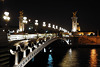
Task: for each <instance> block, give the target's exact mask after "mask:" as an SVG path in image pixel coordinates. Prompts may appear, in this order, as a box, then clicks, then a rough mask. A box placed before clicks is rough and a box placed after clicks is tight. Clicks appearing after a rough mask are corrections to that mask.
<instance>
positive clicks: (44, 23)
mask: <svg viewBox="0 0 100 67" xmlns="http://www.w3.org/2000/svg"><path fill="white" fill-rule="evenodd" d="M43 27H46V22H43ZM44 31H45V28H44ZM45 37H46V32H45Z"/></svg>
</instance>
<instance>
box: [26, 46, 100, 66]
mask: <svg viewBox="0 0 100 67" xmlns="http://www.w3.org/2000/svg"><path fill="white" fill-rule="evenodd" d="M26 67H100V48H66V50H65V49H64V50H63V49H61V50H60V49H58V50H56V51H52V52H51V53H42V52H41V53H39V54H38V55H37V56H36V57H34V58H33V59H32V60H31V61H30V62H29V63H28V64H27V65H26Z"/></svg>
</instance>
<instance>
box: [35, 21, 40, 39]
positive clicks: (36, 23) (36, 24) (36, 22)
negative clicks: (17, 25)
mask: <svg viewBox="0 0 100 67" xmlns="http://www.w3.org/2000/svg"><path fill="white" fill-rule="evenodd" d="M38 25H39V23H38V20H35V26H36V29H35V31H36V34H37V39H38V33H37V26H38Z"/></svg>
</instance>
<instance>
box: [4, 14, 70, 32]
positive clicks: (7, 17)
mask: <svg viewBox="0 0 100 67" xmlns="http://www.w3.org/2000/svg"><path fill="white" fill-rule="evenodd" d="M3 19H4V20H5V22H6V24H5V30H3V31H6V30H7V31H9V33H10V32H12V33H15V30H13V31H10V30H9V29H7V24H8V22H9V21H10V16H9V12H4V15H3ZM22 19H23V20H22V23H23V24H24V25H23V26H24V27H21V28H23V30H22V29H20V25H19V29H17V30H16V33H19V32H24V29H25V25H26V24H27V23H28V22H30V21H31V19H27V17H23V18H22ZM34 24H35V26H36V28H35V31H36V32H37V27H38V26H39V23H38V20H35V23H34ZM42 26H43V27H46V26H47V27H48V28H52V29H53V30H58V31H62V32H68V33H69V31H67V30H66V29H64V28H62V27H58V25H55V24H52V25H51V23H48V24H47V23H46V22H43V24H42ZM28 29H29V30H31V27H29V28H28ZM7 31H6V32H7ZM45 32H46V33H47V32H48V31H47V30H46V31H45Z"/></svg>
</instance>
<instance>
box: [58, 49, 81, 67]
mask: <svg viewBox="0 0 100 67" xmlns="http://www.w3.org/2000/svg"><path fill="white" fill-rule="evenodd" d="M77 62H78V60H77V51H76V50H74V51H72V49H69V50H68V52H67V53H66V55H65V57H64V58H63V60H62V62H61V63H60V65H59V66H60V67H74V66H77V67H78V65H79V63H77Z"/></svg>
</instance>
